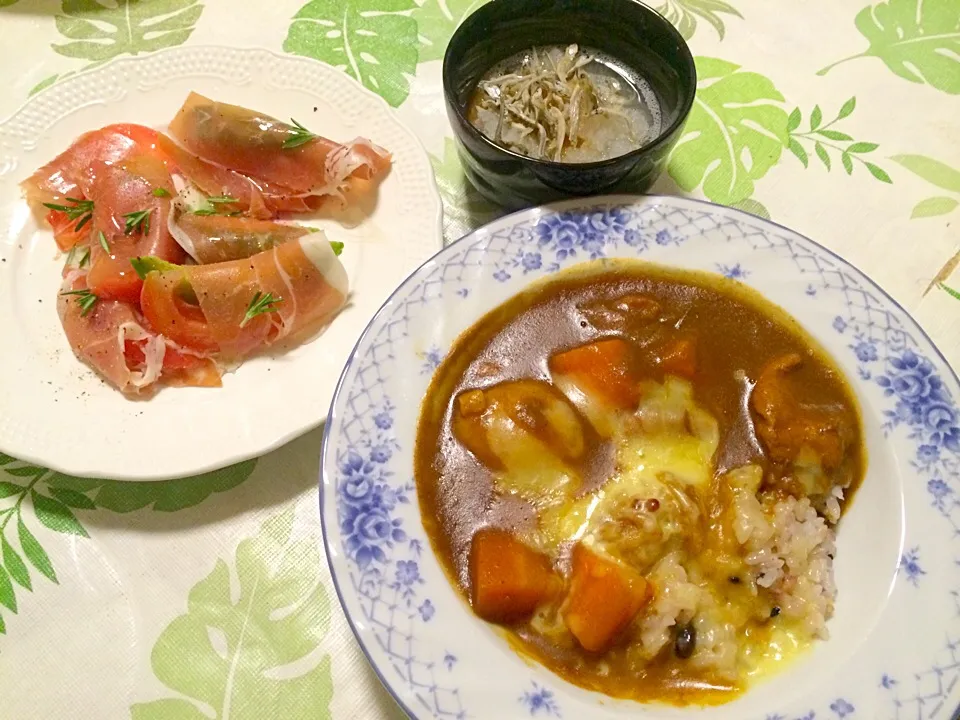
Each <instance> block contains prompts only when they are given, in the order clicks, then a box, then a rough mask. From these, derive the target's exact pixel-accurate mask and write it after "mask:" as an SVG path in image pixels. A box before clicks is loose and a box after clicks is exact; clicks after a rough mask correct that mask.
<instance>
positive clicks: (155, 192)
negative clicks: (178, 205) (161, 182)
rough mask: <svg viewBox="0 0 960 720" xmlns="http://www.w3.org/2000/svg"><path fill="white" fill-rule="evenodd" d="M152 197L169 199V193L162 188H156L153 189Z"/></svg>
mask: <svg viewBox="0 0 960 720" xmlns="http://www.w3.org/2000/svg"><path fill="white" fill-rule="evenodd" d="M153 196H154V197H158V198H165V197H170V191H169V190H167V189H166V188H164V187H158V188H154V189H153Z"/></svg>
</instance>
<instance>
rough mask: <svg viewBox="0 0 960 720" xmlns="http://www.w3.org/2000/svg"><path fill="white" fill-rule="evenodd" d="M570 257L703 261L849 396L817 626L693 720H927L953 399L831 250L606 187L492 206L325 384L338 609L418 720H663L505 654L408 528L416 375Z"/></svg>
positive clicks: (956, 643)
mask: <svg viewBox="0 0 960 720" xmlns="http://www.w3.org/2000/svg"><path fill="white" fill-rule="evenodd" d="M591 257H639V258H642V259H645V260H650V261H653V262H659V263H665V264H670V265H674V266H678V267H683V268H691V269H699V270H708V271H713V272H720V273H723V274H725V275H727V276H728V277H732V278H735V279H738V280H740V281H742V282H744V283H746V284H748V285H750V286H752V287H754V288H756V289H757V290H759V291H760V292H762V293H763V294H764V295H765V296H766V297H768V298H769V299H770V300H772V301H773V302H775V303H777V304H779V305H780V306H782V307H783V308H785V309H786V310H788V311H789V312H790V313H792V314H793V315H794V316H795V317H796V318H797V319H798V320H799V321H800V322H801V323H802V324H803V325H804V326H805V327H806V328H807V330H809V331H810V332H811V333H812V334H813V335H814V336H815V337H816V338H817V339H818V340H819V341H820V342H821V343H822V344H823V345H824V347H826V348H827V349H828V350H829V351H830V353H831V354H832V355H833V357H834V358H835V359H836V361H837V362H838V363H839V365H840V366H841V368H842V369H843V370H844V372H845V373H846V375H847V377H848V378H849V380H850V383H851V385H852V386H853V387H854V389H855V391H856V394H857V396H858V398H859V400H860V402H861V404H862V408H863V415H864V418H863V419H864V426H865V435H866V443H867V449H868V453H869V468H868V471H867V477H866V478H865V480H864V483H863V486H862V487H861V489H860V490H859V491H858V493H857V495H856V498H855V500H854V502H853V504H852V506H851V507H850V508H849V511H848V513H847V514H846V515H845V516H844V520H843V522H842V523H841V526H840V529H839V533H838V541H837V546H838V554H837V560H836V565H835V571H836V579H837V585H838V587H839V597H838V600H837V606H836V614H835V615H834V617H833V618H832V619H831V620H830V621H829V624H828V627H829V631H830V639H829V640H827V641H823V642H819V643H817V644H816V645H815V647H814V648H812V649H811V651H810V652H808V653H806V654H805V655H804V656H802V657H801V658H800V659H798V660H797V661H795V662H793V663H792V664H791V665H790V666H789V667H788V668H785V669H784V671H782V672H780V673H779V674H778V675H776V676H774V677H773V678H771V679H769V680H768V681H766V682H763V683H761V684H758V685H756V686H755V687H753V688H752V689H751V690H749V691H748V692H747V693H745V694H744V695H743V696H742V697H741V698H739V699H737V700H735V701H734V702H732V703H730V704H727V705H724V706H721V707H715V708H708V709H705V710H697V711H696V716H697V717H698V718H703V719H709V720H811V719H813V718H816V720H844V719H845V718H852V717H857V718H863V719H865V720H881V719H883V720H886V719H890V720H893V719H895V718H896V719H901V718H902V719H906V718H911V719H912V718H924V719H930V718H948V717H950V715H951V713H952V712H953V710H954V709H955V708H956V707H957V702H958V698H960V683H958V682H957V680H958V678H960V567H958V564H957V561H958V559H960V532H958V530H960V502H958V498H960V477H958V468H960V414H958V410H957V407H956V405H955V400H956V398H957V397H958V395H960V385H958V381H957V377H956V375H954V373H953V371H952V370H951V369H950V367H949V366H948V365H947V363H946V361H945V360H944V359H943V357H942V356H941V355H940V353H939V352H938V351H937V350H936V348H935V347H934V346H933V345H932V343H931V342H930V340H929V339H928V338H927V336H926V335H925V334H924V333H923V331H922V330H921V329H920V328H919V327H918V326H917V324H916V323H915V322H914V321H913V320H912V319H911V318H910V317H909V316H908V315H907V313H906V312H905V311H904V310H903V309H902V308H901V307H899V306H898V305H897V304H896V303H895V302H894V301H893V300H892V299H890V298H889V297H888V296H887V295H886V294H885V293H884V292H883V291H882V290H880V289H879V288H878V287H877V286H876V285H875V284H873V282H871V281H870V280H869V279H868V278H866V277H864V276H863V275H862V274H861V273H860V272H859V271H858V270H856V269H855V268H853V267H851V266H850V265H848V264H847V263H846V262H844V261H843V260H842V259H841V258H839V257H837V256H836V255H833V254H832V253H830V252H829V251H827V250H825V249H824V248H822V247H820V246H819V245H817V244H816V243H814V242H812V241H811V240H808V239H806V238H804V237H802V236H800V235H798V234H796V233H794V232H792V231H790V230H787V229H786V228H782V227H779V226H777V225H775V224H773V223H771V222H767V221H765V220H761V219H759V218H756V217H753V216H751V215H747V214H746V213H743V212H740V211H737V210H732V209H730V208H725V207H720V206H716V205H710V204H707V203H701V202H697V201H693V200H687V199H681V198H672V197H645V198H634V197H609V198H594V199H587V200H578V201H571V202H566V203H561V204H558V205H555V206H552V207H548V208H539V209H533V210H528V211H524V212H521V213H517V214H515V215H511V216H509V217H506V218H503V219H502V220H499V221H497V222H494V223H492V224H491V225H489V226H487V227H486V228H483V229H481V230H479V231H477V232H475V233H473V234H472V235H468V236H467V237H465V238H463V239H461V240H459V241H458V242H456V243H454V244H452V245H450V246H449V247H447V248H446V249H444V250H443V251H442V252H440V253H439V254H438V255H437V256H436V257H434V258H433V259H431V260H430V261H429V262H427V263H426V264H425V265H423V266H422V267H421V268H420V269H419V270H418V271H417V272H416V273H414V274H413V275H412V276H411V277H410V278H409V279H408V280H407V281H406V282H405V283H404V284H403V285H402V286H401V287H400V288H399V289H398V290H397V291H396V292H395V293H394V295H393V296H392V297H391V298H390V300H389V301H388V302H387V303H386V304H385V305H384V307H383V308H382V309H381V310H380V312H379V313H377V315H376V317H375V318H374V319H373V321H372V322H371V323H370V326H369V327H368V328H367V330H366V331H365V333H364V334H363V336H362V338H361V340H360V342H359V343H358V345H357V348H356V350H355V351H354V353H353V355H352V356H351V359H350V361H349V363H348V365H347V367H346V369H345V370H344V374H343V377H342V378H341V380H340V385H339V387H338V388H337V392H336V395H335V397H334V401H333V405H332V408H331V414H330V418H329V419H328V422H327V427H326V432H325V435H324V448H323V460H322V470H321V473H322V477H321V481H322V493H321V514H322V518H323V527H324V532H325V538H326V547H327V553H328V556H329V559H330V564H331V568H332V571H333V577H334V580H335V583H336V585H337V588H338V592H339V594H340V600H341V603H342V605H343V608H344V611H345V612H346V614H347V617H348V619H349V620H350V622H351V625H352V626H353V629H354V632H355V633H356V635H357V637H358V639H359V640H360V643H361V645H362V646H363V648H364V650H365V651H366V653H367V655H368V656H369V658H370V661H371V663H372V664H373V666H374V667H375V668H376V670H377V671H378V673H379V674H380V676H381V678H382V679H383V681H384V683H385V684H386V685H387V687H388V688H390V689H391V690H392V692H393V693H394V695H395V696H396V698H397V700H398V701H399V702H400V703H401V704H402V705H403V706H404V707H405V708H406V710H407V712H409V713H410V714H411V715H413V716H416V717H420V718H431V717H436V718H461V717H475V718H525V717H533V718H568V719H570V720H580V719H581V718H588V717H589V718H619V717H646V718H652V717H657V718H679V717H688V716H690V715H691V714H692V713H693V711H692V710H683V709H676V708H664V707H659V706H643V705H639V704H637V703H634V702H631V701H621V700H613V699H610V698H607V697H604V696H601V695H599V694H596V693H592V692H589V691H586V690H582V689H580V688H578V687H575V686H573V685H570V684H568V683H566V682H564V681H562V680H560V679H559V678H558V677H557V676H555V675H553V674H552V673H550V672H549V671H547V670H546V669H544V668H543V667H540V666H538V665H531V664H529V663H527V662H525V661H523V660H521V659H520V657H519V656H517V655H516V654H514V653H513V652H512V651H511V650H510V649H509V648H508V645H507V643H506V641H505V640H504V639H503V637H502V635H501V634H500V633H498V632H497V631H496V630H495V629H494V628H493V627H492V626H490V625H487V624H485V623H483V622H481V621H480V620H478V619H477V618H476V617H475V616H474V615H473V614H472V613H471V611H470V608H469V607H468V605H467V603H466V602H465V601H464V600H463V599H461V597H460V595H459V594H458V593H457V592H456V591H455V590H454V588H453V587H451V585H450V583H449V582H448V580H447V578H446V576H445V575H444V573H443V571H442V570H441V567H440V565H439V563H438V561H437V559H436V557H435V556H434V554H433V551H432V549H431V546H430V542H429V540H428V538H427V537H426V534H425V532H424V529H423V525H422V523H421V520H420V511H419V508H418V502H417V494H416V489H415V487H414V485H413V447H414V438H415V432H416V426H417V419H418V415H419V411H420V402H421V400H422V399H423V396H424V393H425V391H426V388H427V385H428V383H429V381H430V378H431V375H432V372H433V369H434V368H435V367H436V366H437V365H438V364H439V362H440V361H441V359H442V358H443V356H444V354H445V353H446V352H447V351H448V349H449V348H450V346H451V344H452V343H453V341H454V340H455V339H456V337H457V336H458V335H459V334H460V333H461V332H462V331H464V330H465V329H467V328H468V327H470V326H471V325H472V324H473V323H474V322H476V321H477V320H478V319H479V318H480V317H481V316H482V315H483V314H484V313H486V312H487V311H489V310H490V309H492V308H493V307H494V306H496V305H499V304H500V303H502V302H503V301H505V300H506V299H507V298H509V297H511V296H513V295H515V294H516V293H517V292H519V291H520V290H522V289H523V288H524V287H526V286H527V285H528V284H529V283H530V282H531V281H532V280H534V279H537V278H542V277H544V276H545V275H546V274H548V273H550V272H551V271H553V270H556V269H559V268H563V267H568V266H570V265H573V264H575V263H578V262H580V261H582V260H586V259H589V258H591Z"/></svg>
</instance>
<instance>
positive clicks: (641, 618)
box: [415, 260, 865, 705]
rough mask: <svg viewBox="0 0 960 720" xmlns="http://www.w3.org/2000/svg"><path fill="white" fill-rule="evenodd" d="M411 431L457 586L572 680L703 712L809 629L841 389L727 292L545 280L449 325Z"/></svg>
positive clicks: (827, 597) (844, 415)
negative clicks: (452, 338)
mask: <svg viewBox="0 0 960 720" xmlns="http://www.w3.org/2000/svg"><path fill="white" fill-rule="evenodd" d="M417 433H418V435H417V447H416V459H415V463H416V468H415V472H416V481H417V490H418V494H419V499H420V507H421V511H422V515H423V522H424V525H425V527H426V529H427V531H428V534H429V536H430V538H431V541H432V543H433V546H434V549H435V551H436V553H437V555H438V556H439V558H440V560H441V562H442V564H443V566H444V568H445V569H446V571H447V572H448V574H449V576H450V578H451V580H452V582H454V583H455V584H456V585H457V586H458V587H459V588H460V589H461V591H462V592H463V594H464V596H465V597H466V598H467V599H468V600H469V602H470V604H471V606H472V609H473V612H474V613H476V615H478V616H479V617H481V618H483V619H485V620H487V621H489V622H492V623H497V624H499V625H501V626H503V628H504V629H505V631H506V633H507V636H508V638H509V639H510V642H511V644H512V645H513V647H514V648H515V649H517V650H518V651H519V652H521V653H523V654H525V655H527V656H531V657H533V658H535V659H536V660H538V661H540V662H541V663H543V664H544V665H545V666H547V667H548V668H550V669H551V670H553V671H554V672H556V673H557V674H559V675H560V676H562V677H564V678H566V679H567V680H569V681H571V682H573V683H575V684H577V685H580V686H583V687H586V688H590V689H592V690H597V691H599V692H602V693H606V694H608V695H611V696H616V697H624V698H632V699H635V700H640V701H658V702H667V703H671V704H676V705H686V704H719V703H723V702H726V701H728V700H730V699H732V698H733V697H735V696H736V695H737V694H739V693H740V692H742V691H743V690H744V689H745V688H746V687H747V686H748V685H749V683H750V682H751V681H752V680H753V679H754V678H757V677H759V676H762V675H764V674H766V673H768V672H769V671H771V670H774V669H776V668H778V667H780V666H782V665H783V664H784V662H786V661H787V660H788V659H790V658H791V657H793V656H795V655H796V654H797V653H798V652H800V651H801V650H802V649H803V648H805V647H807V646H808V645H810V644H811V643H812V642H814V641H815V640H816V639H818V638H825V637H827V620H828V619H829V618H830V617H831V615H832V613H833V609H834V602H835V598H836V592H837V591H836V587H835V585H834V580H833V558H834V553H835V544H834V543H835V527H836V524H837V522H838V521H839V520H840V516H841V514H842V512H843V510H844V508H845V507H846V506H848V505H849V503H850V501H851V498H852V496H853V493H854V491H855V490H856V488H857V486H858V484H859V483H860V482H861V479H862V477H863V474H864V470H865V454H864V449H863V445H864V444H863V434H862V428H861V422H860V418H859V414H858V409H857V403H856V400H855V398H854V396H853V393H852V391H851V390H850V388H849V387H848V385H847V383H846V382H845V381H844V378H843V375H842V373H841V372H840V371H839V369H838V368H837V367H836V365H835V364H834V363H833V361H832V360H831V359H830V358H829V357H828V356H827V355H826V354H825V353H824V352H823V351H822V350H821V349H820V348H819V346H818V345H817V344H816V342H815V341H814V340H813V339H812V338H811V337H809V336H808V335H807V334H806V333H805V332H804V331H803V330H802V328H801V327H800V326H799V325H798V324H797V323H796V321H795V320H793V319H792V318H791V317H789V316H788V315H787V314H786V313H784V312H783V311H782V310H780V309H779V308H777V307H776V306H774V305H772V304H771V303H770V302H768V301H766V300H765V299H763V298H762V297H761V296H759V294H757V293H756V292H754V291H752V290H750V289H748V288H747V287H745V286H743V285H741V284H739V283H735V282H733V281H730V280H727V279H725V278H722V277H718V276H712V275H708V274H705V273H696V272H687V271H679V270H670V269H665V268H660V267H658V266H653V265H649V264H646V263H641V262H639V261H609V260H605V261H595V262H591V263H586V264H583V265H581V266H579V267H576V268H573V269H571V270H568V271H566V272H565V273H561V274H559V275H555V276H553V277H552V279H549V280H548V281H546V282H543V283H541V284H539V285H535V286H533V287H531V288H530V289H528V290H527V291H525V292H523V293H521V294H519V295H517V296H515V297H514V298H512V299H510V300H509V301H507V302H506V303H504V304H503V305H501V306H500V307H498V308H496V309H494V310H493V311H492V312H490V313H489V314H487V315H486V316H485V317H483V318H482V319H481V320H480V321H479V322H478V323H476V324H475V325H474V326H473V327H472V328H470V329H469V330H468V331H467V332H465V333H464V334H463V335H462V336H461V337H460V338H459V339H458V341H457V342H456V344H455V345H454V348H453V349H452V351H451V352H450V353H449V355H448V356H447V358H446V359H445V360H444V362H443V363H442V364H441V366H440V367H439V368H438V370H437V372H436V373H435V375H434V378H433V380H432V384H431V386H430V388H429V390H428V392H427V395H426V397H425V399H424V401H423V406H422V409H421V416H420V422H419V426H418V431H417Z"/></svg>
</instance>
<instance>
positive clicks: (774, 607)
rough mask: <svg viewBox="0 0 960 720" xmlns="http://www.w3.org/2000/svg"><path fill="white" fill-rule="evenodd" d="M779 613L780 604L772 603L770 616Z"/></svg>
mask: <svg viewBox="0 0 960 720" xmlns="http://www.w3.org/2000/svg"><path fill="white" fill-rule="evenodd" d="M779 614H780V606H779V605H774V606H773V608H772V609H771V610H770V617H772V618H775V617H776V616H777V615H779Z"/></svg>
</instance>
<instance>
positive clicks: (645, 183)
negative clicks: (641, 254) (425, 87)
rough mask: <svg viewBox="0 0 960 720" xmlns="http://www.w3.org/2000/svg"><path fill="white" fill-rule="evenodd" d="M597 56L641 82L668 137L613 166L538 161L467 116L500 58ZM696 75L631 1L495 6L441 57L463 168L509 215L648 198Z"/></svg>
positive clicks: (663, 26) (679, 46) (671, 32)
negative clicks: (567, 51) (560, 49)
mask: <svg viewBox="0 0 960 720" xmlns="http://www.w3.org/2000/svg"><path fill="white" fill-rule="evenodd" d="M571 43H577V44H578V45H580V46H581V47H587V48H591V49H596V50H599V51H601V52H603V53H606V54H608V55H611V56H612V57H614V58H616V59H617V60H618V61H620V62H621V63H623V64H624V65H626V66H627V67H629V68H631V69H632V70H633V71H634V72H636V73H638V74H639V75H641V76H643V77H644V78H645V79H646V80H647V81H648V82H649V83H650V86H651V87H652V89H653V91H654V92H655V93H656V95H657V98H658V100H659V102H660V109H661V113H662V124H661V127H662V131H661V133H660V134H659V135H658V136H657V137H656V138H654V139H653V140H652V141H650V142H649V143H647V144H646V145H643V146H642V147H640V148H638V149H636V150H633V151H632V152H629V153H627V154H626V155H621V156H619V157H615V158H611V159H609V160H602V161H599V162H592V163H558V162H549V161H545V160H533V159H531V158H529V157H526V156H524V155H521V154H519V153H515V152H512V151H510V150H507V149H505V148H503V147H500V146H499V145H496V144H495V143H494V142H493V141H492V140H489V139H488V138H487V137H486V136H484V135H483V133H481V132H480V131H479V130H477V129H476V128H475V127H473V125H471V124H470V121H469V120H468V119H467V106H468V103H469V102H470V97H471V95H472V94H473V92H474V90H475V89H476V86H477V81H478V80H479V79H480V78H481V77H482V76H483V75H484V73H486V72H487V71H488V70H489V69H490V68H491V67H493V66H494V65H496V64H497V63H498V62H500V61H502V60H505V59H506V58H508V57H510V56H511V55H514V54H516V53H519V52H522V51H523V50H525V49H528V48H531V47H534V46H539V45H569V44H571ZM696 86H697V74H696V68H695V67H694V64H693V56H692V55H691V54H690V49H689V48H688V47H687V44H686V43H685V42H684V40H683V38H682V37H681V36H680V33H678V32H677V31H676V29H675V28H674V27H673V26H672V25H671V24H670V23H669V22H667V21H666V20H665V19H664V18H663V17H662V16H661V15H659V14H658V13H657V12H655V11H654V10H652V9H651V8H649V7H647V6H646V5H643V4H641V3H639V2H636V1H635V0H493V2H490V3H488V4H486V5H484V6H483V7H481V8H480V9H479V10H477V11H476V12H475V13H473V14H472V15H470V16H469V17H468V18H467V19H466V20H465V21H464V22H463V24H462V25H460V27H459V28H458V29H457V31H456V32H455V33H454V35H453V37H452V38H451V40H450V44H449V45H448V46H447V52H446V54H445V56H444V58H443V92H444V96H445V98H446V104H447V114H448V116H449V117H450V123H451V124H452V125H453V131H454V135H455V137H456V139H457V146H458V150H459V151H460V157H461V161H462V163H463V167H464V171H465V173H466V175H467V177H468V179H469V180H470V182H472V183H473V184H474V185H475V186H476V188H477V189H478V190H479V191H480V192H481V193H482V194H483V195H484V196H485V197H486V198H487V199H489V200H491V201H492V202H494V203H496V204H498V205H501V206H503V207H505V208H509V209H517V208H522V207H528V206H530V205H539V204H542V203H545V202H549V201H551V200H557V199H559V198H563V197H569V196H572V195H594V194H598V193H609V192H631V193H636V192H643V191H644V190H646V189H647V188H649V187H650V185H651V184H652V183H653V181H654V180H655V179H656V177H657V175H659V174H660V171H661V170H662V169H663V166H664V163H665V162H666V159H667V155H668V154H669V152H670V149H671V147H672V146H673V144H674V143H675V142H676V140H677V138H679V136H680V130H681V128H682V127H683V123H684V121H685V120H686V118H687V115H688V113H689V112H690V108H691V106H692V105H693V99H694V94H695V93H696Z"/></svg>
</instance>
